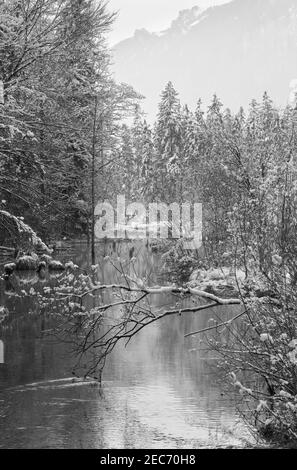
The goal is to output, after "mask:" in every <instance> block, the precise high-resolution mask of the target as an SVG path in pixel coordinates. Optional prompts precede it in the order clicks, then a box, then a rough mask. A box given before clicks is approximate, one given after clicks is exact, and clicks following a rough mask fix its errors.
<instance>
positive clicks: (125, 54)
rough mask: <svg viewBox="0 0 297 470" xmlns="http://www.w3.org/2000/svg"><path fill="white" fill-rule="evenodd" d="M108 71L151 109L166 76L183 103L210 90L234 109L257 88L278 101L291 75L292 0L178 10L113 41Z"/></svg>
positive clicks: (295, 8) (294, 49)
mask: <svg viewBox="0 0 297 470" xmlns="http://www.w3.org/2000/svg"><path fill="white" fill-rule="evenodd" d="M114 71H115V76H116V79H117V80H119V81H122V82H127V83H129V84H131V85H133V86H134V87H135V88H136V90H137V91H139V92H140V93H142V94H143V95H144V96H145V97H146V101H145V103H144V109H145V110H146V111H147V112H148V113H150V114H151V115H152V114H153V115H154V114H155V113H156V111H157V103H158V101H159V95H160V92H161V90H162V89H163V88H164V86H165V84H166V82H168V81H169V80H171V81H172V82H173V84H174V86H175V87H176V89H177V90H178V91H179V93H180V95H181V98H182V100H183V101H184V102H186V103H188V104H189V105H191V106H195V103H196V101H197V99H198V98H199V97H201V98H202V100H203V102H204V105H208V104H209V102H210V100H211V97H212V95H213V94H214V93H217V94H218V96H219V97H220V99H221V100H222V101H223V103H224V105H225V106H228V107H230V108H231V109H232V110H233V111H236V110H237V109H238V108H239V106H241V105H243V106H245V107H246V106H247V105H248V104H249V103H250V101H251V100H252V99H253V98H256V99H260V98H261V96H262V94H263V92H264V91H268V93H269V94H270V95H271V97H272V98H273V99H274V101H275V102H276V103H277V104H278V105H281V106H282V105H285V104H286V103H287V100H288V96H289V84H290V82H292V80H293V79H295V78H297V0H233V1H232V2H230V3H227V4H225V5H220V6H215V7H211V8H208V9H206V10H203V9H201V8H199V6H196V7H194V8H192V9H190V10H183V11H181V12H180V13H179V15H178V18H177V19H175V20H174V21H173V22H172V24H171V26H170V27H169V28H168V29H167V30H165V31H162V32H161V33H150V32H148V31H147V30H145V29H140V30H137V31H135V34H134V36H133V37H132V38H129V39H126V40H124V41H122V42H120V43H119V44H117V45H116V46H115V47H114Z"/></svg>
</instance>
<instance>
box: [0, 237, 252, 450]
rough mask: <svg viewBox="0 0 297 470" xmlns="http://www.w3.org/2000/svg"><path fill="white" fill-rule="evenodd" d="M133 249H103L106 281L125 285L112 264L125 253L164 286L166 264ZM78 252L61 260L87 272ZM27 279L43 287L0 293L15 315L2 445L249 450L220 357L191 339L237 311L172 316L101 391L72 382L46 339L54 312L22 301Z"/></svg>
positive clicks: (115, 361) (84, 256)
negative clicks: (222, 378) (226, 387)
mask: <svg viewBox="0 0 297 470" xmlns="http://www.w3.org/2000/svg"><path fill="white" fill-rule="evenodd" d="M131 248H132V245H131V244H127V243H126V244H120V245H114V244H112V243H106V244H104V245H100V246H99V245H98V248H97V257H98V261H99V265H100V268H99V270H98V276H99V278H100V280H101V281H104V282H118V281H119V274H118V273H117V272H116V271H115V269H114V268H113V267H112V266H111V264H110V262H109V261H108V260H107V259H105V260H104V257H105V256H106V255H108V256H111V257H115V258H116V257H117V256H118V255H119V256H121V258H124V259H126V260H129V258H131V256H133V257H135V259H136V261H135V263H134V268H133V272H136V273H137V275H138V276H140V277H145V278H146V282H148V283H152V284H153V283H156V282H160V277H162V275H161V270H160V266H161V260H160V256H157V255H156V254H154V253H152V252H151V250H150V249H149V248H147V247H145V246H144V245H143V244H141V243H139V244H138V245H137V244H136V245H134V251H133V248H132V251H131ZM72 249H73V251H72V252H70V253H68V254H67V255H65V254H63V253H62V254H61V257H62V258H63V256H64V257H68V258H69V257H71V258H74V259H75V260H76V262H77V263H78V264H79V265H80V266H81V267H82V268H86V267H87V266H88V264H89V258H88V252H87V250H86V247H84V246H75V247H72ZM127 266H128V265H127ZM126 269H129V270H130V271H131V269H132V268H130V267H129V268H128V267H127V268H126ZM130 274H131V272H130ZM29 281H30V283H31V284H32V285H33V286H34V287H35V288H37V286H38V285H39V283H40V280H39V281H38V279H37V278H36V277H35V278H34V276H33V275H32V276H31V279H30V280H29V279H28V278H26V277H23V279H18V287H17V289H14V291H11V292H10V293H9V286H7V285H4V283H2V288H1V294H0V295H1V296H0V305H5V306H6V307H7V308H8V309H9V312H10V313H9V322H8V323H7V321H6V322H5V325H6V326H5V327H3V328H2V330H0V331H1V332H0V339H2V341H3V342H4V345H5V364H2V365H1V364H0V447H2V448H179V447H181V448H183V447H184V448H201V447H244V446H246V445H248V444H249V443H251V442H252V438H251V436H250V435H249V433H248V431H247V429H246V428H245V426H244V424H243V423H242V422H241V420H240V418H239V416H238V415H237V412H236V407H235V397H234V396H232V395H230V394H229V393H227V394H226V393H224V392H223V387H222V384H221V381H220V373H219V371H218V369H217V367H216V364H217V361H216V358H215V357H214V355H213V354H211V353H209V352H208V351H205V350H204V348H203V347H202V345H201V344H200V342H199V339H197V338H194V337H192V338H191V339H185V338H184V335H185V334H186V333H188V332H190V331H195V330H197V329H201V328H204V327H206V326H208V324H209V320H210V319H211V318H214V317H215V318H217V317H218V316H219V317H220V318H223V319H226V318H227V317H228V316H230V315H233V314H234V313H235V312H236V310H234V308H230V307H228V308H227V307H222V308H220V311H218V310H216V311H204V312H201V313H198V314H186V315H184V316H183V317H170V318H167V319H164V320H162V321H161V322H160V323H158V324H157V323H155V324H154V325H152V326H150V327H148V328H147V329H145V330H144V331H143V332H142V333H141V334H139V336H137V337H135V338H134V339H133V340H132V341H131V343H130V344H129V346H128V347H127V348H124V347H123V346H120V347H118V348H116V349H115V350H114V352H113V353H112V355H111V356H110V357H109V358H108V360H107V363H106V367H105V370H104V374H103V382H102V387H101V388H100V387H99V386H98V384H96V383H95V382H86V381H82V380H78V379H73V377H72V376H71V365H72V358H71V357H70V356H69V354H68V353H67V348H66V346H65V344H61V343H60V344H59V343H53V342H49V341H48V339H46V338H45V337H44V336H42V334H41V333H42V331H43V330H45V329H46V328H48V324H49V323H50V316H49V313H50V312H47V313H48V314H45V315H40V313H39V311H38V308H37V307H36V305H35V304H34V302H33V300H32V298H31V297H30V295H29V296H28V295H26V296H22V294H21V292H22V290H24V286H28V282H29ZM31 284H30V285H31ZM5 289H6V292H5ZM7 291H8V292H7ZM16 293H17V294H20V296H16V295H15V294H16ZM174 302H176V299H175V298H173V297H172V296H158V297H157V296H155V298H154V299H152V303H153V304H154V305H155V306H161V305H165V306H167V307H168V306H171V305H172V306H173V305H174ZM186 302H188V303H191V302H192V300H191V299H188V300H187V301H186ZM7 325H8V326H7ZM0 327H1V325H0Z"/></svg>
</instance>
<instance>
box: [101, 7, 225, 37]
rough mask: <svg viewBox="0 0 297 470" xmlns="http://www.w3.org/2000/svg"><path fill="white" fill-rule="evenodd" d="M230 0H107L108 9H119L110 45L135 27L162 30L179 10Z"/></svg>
mask: <svg viewBox="0 0 297 470" xmlns="http://www.w3.org/2000/svg"><path fill="white" fill-rule="evenodd" d="M228 1H230V0H196V1H195V0H109V9H110V10H112V11H119V14H118V18H117V20H116V22H115V23H114V26H113V31H112V32H111V33H110V43H111V45H113V44H115V43H117V42H119V41H121V40H122V39H126V38H128V37H130V36H132V35H133V33H134V31H135V29H140V28H146V29H148V30H149V31H162V29H164V28H166V27H168V26H169V25H170V23H171V21H172V20H174V19H175V18H176V17H177V13H178V12H179V11H180V10H184V9H186V8H191V7H193V6H195V5H198V6H201V7H208V6H212V5H218V4H221V3H227V2H228Z"/></svg>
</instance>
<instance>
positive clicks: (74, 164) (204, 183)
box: [0, 0, 297, 446]
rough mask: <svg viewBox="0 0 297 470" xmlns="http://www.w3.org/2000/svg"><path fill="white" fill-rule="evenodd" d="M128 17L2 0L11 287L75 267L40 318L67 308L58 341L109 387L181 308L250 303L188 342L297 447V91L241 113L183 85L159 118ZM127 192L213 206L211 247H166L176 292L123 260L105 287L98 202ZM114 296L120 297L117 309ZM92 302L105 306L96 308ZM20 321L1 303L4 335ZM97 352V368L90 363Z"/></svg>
mask: <svg viewBox="0 0 297 470" xmlns="http://www.w3.org/2000/svg"><path fill="white" fill-rule="evenodd" d="M115 18H116V15H115V14H114V13H110V12H109V8H108V5H106V4H105V3H104V2H103V1H99V2H95V1H93V0H9V1H2V2H0V263H1V264H0V267H1V275H2V281H3V282H8V281H9V280H10V279H11V277H12V276H13V271H15V270H16V268H17V266H19V267H20V266H21V265H22V263H23V265H25V268H24V267H21V268H20V270H21V269H26V268H28V269H32V266H31V267H30V263H33V269H35V270H40V269H43V268H45V267H46V266H47V265H49V264H50V263H51V267H52V269H53V270H54V268H55V267H56V268H57V269H58V270H59V269H61V270H62V269H63V270H64V274H63V276H64V277H63V278H61V281H60V283H59V284H58V286H56V287H55V289H51V288H50V287H44V288H43V290H42V292H41V293H40V292H39V293H36V292H35V293H34V289H33V291H32V292H33V293H32V295H36V301H37V302H38V303H39V305H40V308H41V311H42V310H43V309H44V308H49V306H50V308H51V309H52V311H53V314H54V313H55V312H57V310H58V311H59V320H60V316H61V315H62V317H63V316H64V314H67V322H65V321H64V320H65V319H64V318H63V319H62V324H63V326H62V327H61V325H60V326H59V332H58V333H59V336H60V337H61V336H62V337H63V338H64V339H65V335H66V336H67V337H69V336H71V338H73V344H74V345H75V348H76V351H77V364H76V366H75V367H77V369H76V368H75V367H74V369H73V370H74V372H75V374H76V373H77V374H79V375H83V376H87V375H88V376H92V377H96V379H98V377H99V379H100V377H101V375H100V374H101V372H102V369H103V365H104V364H105V362H106V360H107V357H108V355H109V354H110V353H111V352H112V351H113V349H114V348H115V347H117V345H118V343H120V342H121V341H123V342H129V341H130V340H131V339H132V338H133V337H134V336H136V335H137V334H138V332H139V331H140V330H143V329H144V330H145V327H146V326H148V325H150V324H151V323H154V322H156V321H157V320H160V319H163V318H164V317H167V316H170V315H182V314H183V313H185V312H188V311H189V307H182V306H181V305H180V304H179V302H180V300H181V299H184V298H185V297H187V296H189V295H192V296H193V297H198V298H199V301H197V303H194V304H193V306H192V307H191V309H190V310H191V311H192V312H195V313H197V315H199V312H200V311H201V310H205V309H207V308H209V307H210V306H211V307H212V308H214V307H219V308H220V307H221V306H222V305H238V306H239V308H240V310H238V311H236V313H235V314H234V316H233V317H232V318H231V319H227V320H226V321H223V322H222V323H221V324H219V325H218V324H216V325H215V326H212V325H209V326H207V327H206V328H204V329H203V330H201V331H196V332H192V333H189V332H188V335H189V336H190V335H191V336H192V337H194V338H199V339H201V337H203V338H204V340H205V342H206V343H207V346H208V348H210V349H211V350H213V351H216V353H217V354H218V356H219V357H220V367H221V369H222V373H223V375H224V377H225V380H226V382H227V383H228V384H229V386H230V387H231V388H232V389H235V390H236V391H237V392H239V393H238V394H239V395H240V397H242V398H243V399H244V400H245V402H246V401H247V402H248V410H246V409H244V410H243V411H242V414H243V415H244V417H245V419H246V420H247V421H248V423H249V425H251V426H253V427H254V428H255V429H256V430H257V432H258V433H259V435H260V436H261V437H262V438H264V439H265V440H266V441H269V442H273V443H275V442H276V443H278V444H279V443H282V444H285V445H293V446H296V443H297V417H296V415H297V369H296V364H297V316H296V304H297V288H296V286H297V265H296V259H297V244H296V238H295V234H296V224H297V217H296V208H297V165H296V161H297V96H296V101H295V103H293V104H290V105H288V106H287V107H286V108H284V109H279V108H277V107H276V106H275V105H274V102H273V97H272V98H271V97H270V96H269V95H268V94H267V93H266V92H265V91H264V90H263V97H262V99H261V100H260V101H256V100H253V101H252V102H251V104H250V107H249V108H248V109H243V108H240V109H239V110H238V112H236V113H234V112H232V111H231V110H230V109H229V108H228V107H226V106H225V104H223V103H221V101H220V98H219V97H218V96H217V95H216V94H214V96H213V98H212V100H211V102H210V103H202V102H201V100H199V89H197V106H196V109H192V110H191V109H189V108H188V106H187V105H186V104H184V103H182V102H181V100H180V98H179V94H178V90H176V89H175V87H174V84H172V83H171V82H168V83H167V84H164V89H163V91H162V90H160V102H159V109H158V113H157V116H156V119H155V121H154V122H151V121H150V119H149V118H148V117H146V115H145V113H144V112H143V111H142V108H141V101H142V99H143V98H144V97H143V96H141V94H140V93H139V92H138V91H137V90H134V89H133V88H132V86H130V85H129V84H124V83H116V82H115V80H114V77H113V74H112V55H111V52H110V51H109V48H108V45H107V41H106V34H107V32H108V31H109V29H110V28H111V27H112V25H113V23H114V21H115ZM226 105H228V103H227V104H226ZM120 194H124V195H125V197H126V199H127V201H130V202H142V203H145V204H146V203H150V202H164V203H167V204H170V203H172V202H178V203H179V204H182V203H184V202H190V203H195V202H199V203H202V207H203V233H202V235H203V247H202V249H200V250H185V249H183V246H182V241H181V240H173V239H170V240H162V241H161V240H155V241H154V246H153V249H154V250H155V251H156V252H157V253H158V254H159V256H162V259H164V260H165V264H166V269H167V271H168V273H169V281H168V282H166V283H165V284H164V285H155V286H152V285H149V282H146V281H147V280H143V279H142V280H141V279H139V278H138V277H137V276H134V274H131V271H129V272H130V277H129V275H128V274H125V273H124V270H123V265H122V262H121V260H117V262H115V261H112V262H113V263H115V264H116V266H117V270H118V271H119V272H121V274H122V279H123V281H122V282H121V283H118V282H114V283H113V284H104V283H100V282H99V281H98V279H97V277H96V262H95V261H96V256H95V245H96V241H95V238H94V226H95V222H96V220H95V216H94V210H95V205H96V204H97V202H98V201H109V202H110V203H111V204H116V198H117V196H118V195H120ZM59 240H67V241H69V242H71V241H72V240H83V241H85V242H86V243H87V244H88V246H89V247H90V250H91V267H90V269H89V271H88V272H85V271H84V272H80V273H79V274H73V273H72V271H73V272H77V267H76V266H75V265H74V264H73V263H72V262H71V261H69V262H68V263H67V264H66V265H62V264H61V263H60V261H55V260H53V259H52V256H54V254H55V251H54V254H53V250H55V246H56V243H57V241H59ZM132 255H133V256H134V252H132V254H131V256H130V262H131V263H132V264H133V261H134V257H133V256H132ZM7 256H8V258H7ZM30 260H31V261H30ZM32 260H33V261H32ZM26 263H27V264H26ZM55 263H56V265H55ZM226 273H227V274H226ZM28 289H29V288H28ZM103 290H107V291H110V292H112V293H113V294H112V297H111V298H110V299H109V300H108V301H107V303H106V300H105V299H103V300H102V298H101V297H100V295H101V294H100V293H101V292H102V291H103ZM164 291H166V292H170V293H172V294H174V295H175V296H176V298H177V300H176V306H175V307H173V308H170V309H165V310H162V312H161V311H160V310H158V311H157V312H154V311H153V309H152V308H151V306H149V305H150V304H149V302H147V300H148V298H149V296H150V295H157V294H158V293H160V294H162V293H164ZM89 294H91V295H95V296H96V295H99V304H98V305H96V306H94V305H93V304H92V305H91V307H89V304H88V303H86V304H85V303H84V300H85V299H86V298H87V297H88V295H89ZM26 295H27V294H26ZM104 302H105V303H104ZM195 302H196V301H195ZM116 306H120V308H121V316H120V318H118V319H117V321H116V322H115V323H113V324H112V326H110V327H109V329H108V330H107V331H106V329H104V327H103V326H102V322H103V321H104V315H105V314H106V313H107V312H108V311H110V310H113V309H114V308H115V307H116ZM61 312H62V314H61ZM8 317H9V312H8V311H7V308H6V307H4V306H1V305H0V328H2V327H3V325H4V327H5V325H6V322H8V321H9V318H8ZM78 319H79V321H78ZM219 327H221V328H225V333H224V334H220V328H219ZM213 330H215V331H214V333H215V334H214V335H213V336H211V337H208V336H207V332H208V331H213ZM226 330H227V333H228V335H227V336H226ZM98 331H99V333H98ZM95 332H97V333H98V335H97V337H96V338H95V339H94V334H95ZM197 341H198V339H197ZM90 351H91V352H92V353H93V352H94V354H96V359H95V361H94V356H93V355H92V360H91V363H89V362H88V361H87V360H85V359H83V360H82V357H85V355H88V354H89V353H90ZM98 351H100V352H99V353H98ZM81 361H82V362H83V366H82V362H81ZM83 368H84V369H86V370H84V371H83V372H81V369H83ZM98 368H99V372H98ZM98 374H99V375H98Z"/></svg>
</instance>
